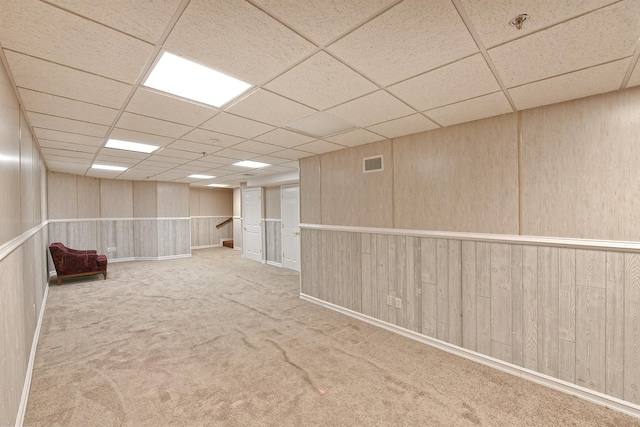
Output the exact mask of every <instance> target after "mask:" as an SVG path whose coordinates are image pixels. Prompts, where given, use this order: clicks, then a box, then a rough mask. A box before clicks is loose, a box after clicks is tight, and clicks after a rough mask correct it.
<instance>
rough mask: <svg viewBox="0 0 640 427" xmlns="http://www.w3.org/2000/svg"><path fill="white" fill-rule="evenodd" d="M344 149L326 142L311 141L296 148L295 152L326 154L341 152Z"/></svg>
mask: <svg viewBox="0 0 640 427" xmlns="http://www.w3.org/2000/svg"><path fill="white" fill-rule="evenodd" d="M343 148H345V147H344V146H342V145H338V144H334V143H333V142H327V141H313V142H310V143H308V144H303V145H300V146H298V147H296V149H297V150H302V151H306V152H309V153H314V154H322V153H328V152H330V151H337V150H342V149H343Z"/></svg>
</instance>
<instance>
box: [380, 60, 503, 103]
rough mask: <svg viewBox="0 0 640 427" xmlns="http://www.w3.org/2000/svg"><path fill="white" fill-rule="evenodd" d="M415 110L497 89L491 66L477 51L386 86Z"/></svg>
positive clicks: (498, 86) (453, 101)
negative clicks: (451, 62) (458, 59)
mask: <svg viewBox="0 0 640 427" xmlns="http://www.w3.org/2000/svg"><path fill="white" fill-rule="evenodd" d="M388 90H389V92H391V93H393V94H395V95H396V96H398V97H399V98H400V99H402V100H403V101H405V102H407V103H408V104H409V105H411V106H412V107H415V108H416V109H417V110H418V111H425V110H430V109H432V108H435V107H440V106H442V105H447V104H453V103H455V102H459V101H462V100H464V99H470V98H475V97H477V96H480V95H485V94H487V93H491V92H495V91H497V90H500V85H499V84H498V82H497V81H496V78H495V77H494V75H493V73H492V72H491V69H490V68H489V66H488V65H487V62H486V61H485V60H484V58H483V57H482V55H480V54H477V55H473V56H470V57H468V58H465V59H462V60H460V61H457V62H454V63H453V64H449V65H445V66H444V67H441V68H438V69H436V70H433V71H430V72H428V73H425V74H422V75H420V76H417V77H414V78H412V79H409V80H405V81H404V82H402V83H398V84H396V85H393V86H391V87H389V88H388Z"/></svg>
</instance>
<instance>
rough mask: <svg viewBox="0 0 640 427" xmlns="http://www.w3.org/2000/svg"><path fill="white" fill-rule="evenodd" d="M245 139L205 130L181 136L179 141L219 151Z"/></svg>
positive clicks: (193, 131)
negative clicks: (203, 145) (194, 143)
mask: <svg viewBox="0 0 640 427" xmlns="http://www.w3.org/2000/svg"><path fill="white" fill-rule="evenodd" d="M242 120H246V119H242ZM245 139H246V138H242V137H239V136H233V135H227V134H224V133H219V132H213V131H210V130H206V129H194V130H192V131H191V132H189V133H188V134H186V135H185V136H183V137H182V139H181V140H185V141H187V142H196V143H199V144H205V145H209V146H211V147H212V149H215V150H221V149H222V148H225V147H230V146H232V145H236V144H237V143H239V142H242V141H244V140H245ZM176 142H178V141H176Z"/></svg>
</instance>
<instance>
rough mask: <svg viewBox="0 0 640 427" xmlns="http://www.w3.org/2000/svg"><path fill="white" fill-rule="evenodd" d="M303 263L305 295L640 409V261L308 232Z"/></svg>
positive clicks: (600, 253) (615, 255)
mask: <svg viewBox="0 0 640 427" xmlns="http://www.w3.org/2000/svg"><path fill="white" fill-rule="evenodd" d="M301 259H302V281H301V283H302V288H301V292H302V293H303V294H307V295H310V296H313V297H316V298H319V299H321V300H324V301H328V302H331V303H333V304H336V305H339V306H341V307H345V308H348V309H350V310H354V311H356V312H359V313H362V314H365V315H367V316H371V317H373V318H376V319H379V320H382V321H385V322H388V323H391V324H393V325H397V326H400V327H402V328H405V329H409V330H411V331H414V332H417V333H419V334H423V335H425V336H428V337H432V338H437V339H439V340H442V341H446V342H448V343H450V344H453V345H456V346H460V347H464V348H466V349H469V350H473V351H476V352H479V353H482V354H485V355H487V356H491V357H494V358H498V359H501V360H503V361H505V362H508V363H512V364H514V365H517V366H521V367H524V368H528V369H531V370H534V371H536V372H540V373H542V374H546V375H549V376H552V377H555V378H559V379H561V380H565V381H568V382H571V383H574V384H577V385H579V386H583V387H586V388H589V389H592V390H595V391H598V392H601V393H605V394H608V395H610V396H613V397H617V398H620V399H623V400H626V401H629V402H632V403H635V404H638V403H640V392H639V391H638V390H640V370H638V368H637V366H638V360H640V332H639V331H640V254H638V253H625V252H610V251H606V250H599V249H594V250H588V249H573V248H562V247H552V246H531V245H527V244H508V243H488V242H482V241H467V240H456V239H448V238H442V239H436V238H430V237H415V236H405V235H388V234H370V233H360V232H343V231H329V230H314V229H303V230H302V257H301ZM388 295H391V296H392V298H394V304H393V305H391V306H389V305H387V296H388ZM395 298H399V299H400V301H401V308H396V306H395Z"/></svg>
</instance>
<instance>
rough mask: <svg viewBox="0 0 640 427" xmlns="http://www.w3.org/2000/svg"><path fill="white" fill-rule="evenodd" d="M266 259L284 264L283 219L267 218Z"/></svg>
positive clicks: (265, 223)
mask: <svg viewBox="0 0 640 427" xmlns="http://www.w3.org/2000/svg"><path fill="white" fill-rule="evenodd" d="M264 227H265V243H266V249H267V251H266V257H267V259H266V261H268V262H273V263H276V264H282V221H281V220H279V219H265V221H264Z"/></svg>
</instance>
